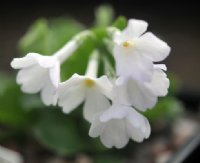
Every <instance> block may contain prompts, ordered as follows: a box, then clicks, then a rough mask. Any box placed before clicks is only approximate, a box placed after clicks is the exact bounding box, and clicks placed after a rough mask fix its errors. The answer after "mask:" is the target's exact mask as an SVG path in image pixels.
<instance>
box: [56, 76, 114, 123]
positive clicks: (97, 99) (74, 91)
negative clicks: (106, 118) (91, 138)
mask: <svg viewBox="0 0 200 163" xmlns="http://www.w3.org/2000/svg"><path fill="white" fill-rule="evenodd" d="M111 89H112V85H111V83H110V81H109V80H108V78H107V77H106V76H102V77H100V78H94V77H91V76H80V75H78V74H74V75H73V76H72V77H71V78H70V79H69V80H67V81H65V82H63V83H61V84H60V85H59V88H58V98H59V101H58V105H59V106H61V107H62V108H63V111H64V112H65V113H69V112H71V111H72V110H74V109H75V108H76V107H78V106H79V105H80V104H81V103H82V102H83V101H85V104H84V108H83V114H84V118H85V119H86V120H88V121H89V122H91V121H92V119H93V117H94V116H95V115H96V114H97V113H99V112H101V111H104V110H105V109H107V108H108V107H109V105H110V104H109V101H108V99H107V98H106V97H109V96H110V91H111Z"/></svg>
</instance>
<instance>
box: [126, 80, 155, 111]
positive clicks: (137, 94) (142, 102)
mask: <svg viewBox="0 0 200 163" xmlns="http://www.w3.org/2000/svg"><path fill="white" fill-rule="evenodd" d="M126 86H127V94H128V97H129V99H130V103H131V104H132V105H133V106H134V107H135V108H137V109H138V110H140V111H146V109H148V108H152V107H153V106H155V104H156V102H157V95H154V94H153V92H152V90H151V89H149V88H147V87H145V85H144V84H142V83H141V82H136V81H134V80H131V79H130V80H128V82H127V85H126ZM124 89H125V88H124Z"/></svg>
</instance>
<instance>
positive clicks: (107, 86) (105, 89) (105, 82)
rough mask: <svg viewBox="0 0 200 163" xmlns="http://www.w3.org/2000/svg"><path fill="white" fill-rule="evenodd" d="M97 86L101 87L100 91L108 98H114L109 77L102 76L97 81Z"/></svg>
mask: <svg viewBox="0 0 200 163" xmlns="http://www.w3.org/2000/svg"><path fill="white" fill-rule="evenodd" d="M96 83H97V86H98V87H99V91H101V92H102V93H103V94H104V95H105V96H106V97H108V98H110V99H111V98H112V93H111V91H112V88H113V85H112V83H111V82H110V80H109V79H108V77H107V76H105V75H104V76H102V77H100V78H98V79H97V80H96Z"/></svg>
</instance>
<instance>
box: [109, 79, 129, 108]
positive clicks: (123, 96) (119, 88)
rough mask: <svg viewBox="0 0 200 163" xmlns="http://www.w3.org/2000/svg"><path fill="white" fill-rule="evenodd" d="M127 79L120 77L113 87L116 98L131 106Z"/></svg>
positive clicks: (121, 102)
mask: <svg viewBox="0 0 200 163" xmlns="http://www.w3.org/2000/svg"><path fill="white" fill-rule="evenodd" d="M127 80H128V79H126V78H124V77H119V78H118V79H117V80H116V82H115V83H116V84H115V86H114V88H113V96H114V97H115V98H113V99H115V100H117V101H118V102H119V103H120V104H123V105H127V106H130V105H131V102H130V99H129V96H128V93H127V84H126V83H127Z"/></svg>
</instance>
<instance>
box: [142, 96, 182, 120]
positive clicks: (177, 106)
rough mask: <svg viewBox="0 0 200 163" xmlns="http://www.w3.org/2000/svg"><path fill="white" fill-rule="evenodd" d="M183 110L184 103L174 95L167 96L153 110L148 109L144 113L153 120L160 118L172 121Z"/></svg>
mask: <svg viewBox="0 0 200 163" xmlns="http://www.w3.org/2000/svg"><path fill="white" fill-rule="evenodd" d="M181 112H183V105H182V103H181V102H180V101H178V100H177V99H176V98H174V97H165V98H163V99H161V100H160V101H159V102H158V104H157V105H156V106H155V107H154V108H152V109H151V110H147V111H146V112H145V113H144V115H145V116H146V117H147V118H148V119H149V120H150V121H152V122H156V121H158V120H162V121H171V120H173V119H174V118H176V117H177V116H178V115H180V113H181Z"/></svg>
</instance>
